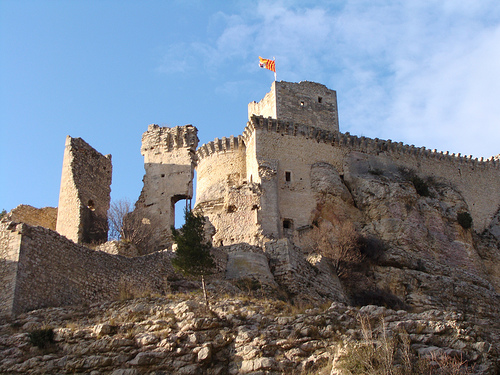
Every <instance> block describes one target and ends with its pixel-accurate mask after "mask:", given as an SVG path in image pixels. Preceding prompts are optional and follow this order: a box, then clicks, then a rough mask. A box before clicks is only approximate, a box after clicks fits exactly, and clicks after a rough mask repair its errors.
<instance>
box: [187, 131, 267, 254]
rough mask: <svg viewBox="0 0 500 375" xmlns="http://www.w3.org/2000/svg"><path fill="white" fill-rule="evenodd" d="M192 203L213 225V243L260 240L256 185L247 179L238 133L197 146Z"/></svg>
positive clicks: (226, 243) (258, 195)
mask: <svg viewBox="0 0 500 375" xmlns="http://www.w3.org/2000/svg"><path fill="white" fill-rule="evenodd" d="M198 159H199V162H198V167H197V190H196V207H195V209H196V210H198V211H201V212H202V213H203V215H204V216H206V217H207V218H208V221H209V222H210V224H211V225H213V227H214V228H215V233H214V234H213V237H212V241H213V244H214V245H215V246H226V245H232V244H237V243H241V242H244V243H249V244H252V245H258V244H261V243H262V238H261V235H260V226H259V223H258V220H257V211H258V210H259V208H260V195H261V191H260V188H259V185H257V184H255V183H252V182H249V181H248V180H247V173H246V147H245V144H244V143H243V139H242V137H241V136H240V137H238V138H235V137H230V138H225V137H224V138H222V139H216V140H215V141H214V142H210V143H207V144H205V145H203V146H201V147H200V148H199V149H198Z"/></svg>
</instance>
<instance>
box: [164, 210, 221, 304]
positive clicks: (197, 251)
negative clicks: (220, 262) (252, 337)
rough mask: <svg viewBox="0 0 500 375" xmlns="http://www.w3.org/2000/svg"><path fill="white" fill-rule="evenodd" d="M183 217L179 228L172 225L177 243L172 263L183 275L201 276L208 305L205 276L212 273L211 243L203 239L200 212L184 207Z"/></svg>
mask: <svg viewBox="0 0 500 375" xmlns="http://www.w3.org/2000/svg"><path fill="white" fill-rule="evenodd" d="M184 219H185V223H184V225H183V226H182V227H181V228H180V229H175V228H173V227H172V237H173V239H174V242H175V243H176V244H177V251H176V255H175V257H174V258H173V259H172V265H173V266H174V267H175V268H176V269H178V270H180V271H181V272H182V273H184V274H185V275H190V276H195V277H201V284H202V287H203V295H204V296H205V303H206V305H207V306H208V297H207V289H206V285H205V276H206V275H209V274H210V273H212V270H213V268H214V267H215V263H214V260H213V258H212V255H211V254H210V249H211V248H212V244H211V243H210V242H207V241H206V240H205V234H204V228H205V218H204V217H203V216H202V214H201V213H197V214H195V213H193V212H192V211H191V210H187V209H186V210H185V211H184Z"/></svg>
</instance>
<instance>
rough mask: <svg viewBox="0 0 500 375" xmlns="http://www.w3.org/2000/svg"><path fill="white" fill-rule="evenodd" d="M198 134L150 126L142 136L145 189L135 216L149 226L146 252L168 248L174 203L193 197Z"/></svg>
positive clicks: (189, 129)
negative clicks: (149, 233) (148, 242)
mask: <svg viewBox="0 0 500 375" xmlns="http://www.w3.org/2000/svg"><path fill="white" fill-rule="evenodd" d="M197 132H198V130H197V129H196V128H195V127H194V126H192V125H185V126H176V127H174V128H167V127H164V128H161V127H159V126H158V125H149V127H148V130H147V131H146V132H145V133H144V134H143V135H142V147H141V153H142V155H143V156H144V169H145V170H146V174H145V175H144V179H143V181H144V187H143V189H142V192H141V195H140V197H139V199H138V201H137V203H136V205H135V207H136V209H135V211H134V213H133V214H134V215H139V216H140V217H141V218H142V223H143V225H149V226H151V228H152V230H151V238H150V240H151V242H150V244H149V245H148V250H149V252H150V251H155V250H159V249H164V248H166V247H168V246H169V245H170V242H171V239H170V236H171V231H170V227H171V226H173V225H174V224H175V203H176V202H178V201H179V200H181V199H191V198H192V197H193V177H194V167H195V165H196V154H195V152H196V147H197V146H198V137H197Z"/></svg>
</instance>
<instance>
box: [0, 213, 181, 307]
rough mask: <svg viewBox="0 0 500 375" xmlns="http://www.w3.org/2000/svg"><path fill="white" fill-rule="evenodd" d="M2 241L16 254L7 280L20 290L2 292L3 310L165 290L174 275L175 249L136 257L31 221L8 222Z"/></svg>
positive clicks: (66, 303) (81, 301) (76, 302)
mask: <svg viewBox="0 0 500 375" xmlns="http://www.w3.org/2000/svg"><path fill="white" fill-rule="evenodd" d="M9 225H10V229H9V228H7V226H9ZM0 244H1V246H2V249H4V248H7V250H8V251H9V253H10V254H12V256H11V258H12V259H13V263H12V265H15V267H12V270H11V272H10V273H9V280H11V281H10V284H9V285H7V288H10V289H9V290H10V291H12V289H15V292H14V293H10V294H9V293H5V294H4V293H2V294H1V296H2V300H1V307H0V311H2V312H3V313H9V314H10V313H12V314H14V315H16V314H19V313H22V312H24V311H28V310H33V309H37V308H42V307H47V306H62V305H70V304H82V303H93V302H98V301H107V300H114V299H119V298H120V297H128V296H131V295H136V296H137V295H141V294H144V293H164V292H165V290H166V288H167V287H168V286H167V282H166V279H167V278H168V277H169V276H171V275H173V274H174V271H173V269H172V266H171V264H170V260H169V258H170V253H167V252H157V253H154V254H150V255H146V256H143V257H136V258H126V257H123V256H119V255H110V254H107V253H104V252H101V251H94V250H90V249H88V248H87V247H84V246H81V245H78V244H75V243H74V242H72V241H69V240H68V239H67V238H65V237H63V236H61V235H59V234H58V233H56V232H54V231H51V230H49V229H45V228H42V227H31V226H29V225H26V224H19V225H15V224H11V223H8V224H3V223H2V227H1V228H0ZM2 285H4V284H3V283H2ZM14 287H15V288H14Z"/></svg>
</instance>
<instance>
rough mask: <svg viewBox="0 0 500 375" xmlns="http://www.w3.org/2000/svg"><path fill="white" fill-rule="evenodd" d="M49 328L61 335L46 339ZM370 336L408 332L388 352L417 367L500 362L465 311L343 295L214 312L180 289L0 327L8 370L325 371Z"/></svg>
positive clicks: (234, 302)
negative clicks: (409, 308) (313, 302)
mask: <svg viewBox="0 0 500 375" xmlns="http://www.w3.org/2000/svg"><path fill="white" fill-rule="evenodd" d="M218 288H220V286H218ZM43 329H45V331H42V330H43ZM47 331H49V332H53V337H52V336H50V335H46V336H45V337H46V338H45V340H42V339H40V337H41V335H40V332H47ZM37 332H38V335H37ZM363 336H365V337H363ZM367 337H369V338H370V340H374V341H371V342H370V345H372V346H373V345H374V343H375V342H377V340H386V341H383V342H386V343H387V342H388V341H387V340H388V339H387V338H395V339H401V343H400V344H398V345H396V346H395V347H392V346H391V349H390V353H389V352H385V353H386V354H391V355H394V358H393V359H390V361H391V362H390V364H391V365H392V366H393V367H392V368H393V371H396V370H397V369H398V368H401V366H404V364H405V363H407V362H405V360H404V358H402V357H401V356H400V355H399V354H398V353H403V354H405V355H407V356H408V359H410V360H411V361H412V363H413V364H412V366H415V365H416V364H417V363H418V364H419V366H438V365H440V364H441V363H442V364H443V365H445V364H446V365H449V364H450V363H452V364H454V365H455V366H456V365H457V364H462V370H463V371H466V370H467V373H469V374H497V373H498V371H499V370H500V367H499V366H500V362H499V352H498V348H499V346H498V343H499V342H500V341H499V340H500V331H499V330H498V327H490V326H487V325H485V323H484V322H481V321H475V320H473V319H471V317H468V316H466V315H464V314H461V313H456V312H449V311H444V310H429V311H426V312H422V313H409V312H406V311H402V310H401V311H394V310H390V309H386V308H384V307H379V306H372V305H369V306H364V307H362V308H355V307H348V306H346V305H344V304H341V303H333V304H331V305H326V306H324V307H321V308H320V307H307V306H302V307H297V306H292V305H289V304H287V303H284V302H281V301H270V300H265V299H254V298H249V297H248V296H244V295H239V296H237V295H226V296H224V297H222V296H219V297H218V298H215V299H212V305H211V311H209V310H206V308H205V307H204V303H203V302H202V296H201V294H195V295H193V294H190V295H183V294H178V295H171V296H169V297H167V298H151V297H149V298H140V299H135V300H128V301H117V302H113V303H106V304H95V305H91V306H88V307H64V308H50V309H45V310H37V311H32V312H30V313H27V314H23V315H21V316H19V317H18V318H17V319H16V320H14V321H12V322H10V323H9V324H4V325H1V326H0V372H1V373H9V374H26V373H30V374H72V373H89V374H98V373H99V374H114V375H119V374H131V375H132V374H153V373H154V374H160V373H161V374H174V373H175V374H247V373H248V374H306V373H307V374H312V373H315V374H326V373H330V369H331V368H332V364H333V365H334V367H333V370H332V372H331V373H332V374H335V373H338V374H340V373H342V372H341V369H342V368H343V367H344V368H345V366H346V365H345V363H344V362H343V358H345V357H346V355H348V353H349V352H350V351H352V350H354V349H353V348H355V347H356V346H359V345H363V343H366V339H367ZM384 338H385V339H384ZM391 340H392V339H391ZM391 342H393V341H391ZM403 343H405V344H404V345H403ZM35 344H37V345H38V346H39V347H37V346H36V345H35ZM42 344H44V345H45V346H44V345H42ZM391 345H392V344H391ZM40 346H44V347H43V348H40ZM373 347H375V346H373ZM377 348H378V347H377ZM379 349H380V350H386V349H382V348H379ZM379 349H377V350H379ZM379 354H383V353H379ZM349 358H354V357H349ZM379 360H380V361H383V359H382V358H379ZM446 361H447V362H446ZM400 373H401V372H400ZM407 373H409V372H407ZM414 373H415V372H414Z"/></svg>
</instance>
